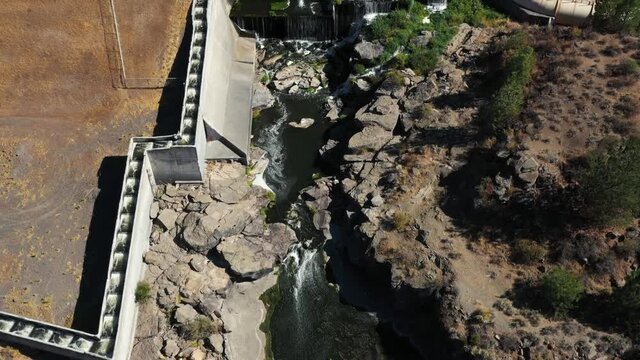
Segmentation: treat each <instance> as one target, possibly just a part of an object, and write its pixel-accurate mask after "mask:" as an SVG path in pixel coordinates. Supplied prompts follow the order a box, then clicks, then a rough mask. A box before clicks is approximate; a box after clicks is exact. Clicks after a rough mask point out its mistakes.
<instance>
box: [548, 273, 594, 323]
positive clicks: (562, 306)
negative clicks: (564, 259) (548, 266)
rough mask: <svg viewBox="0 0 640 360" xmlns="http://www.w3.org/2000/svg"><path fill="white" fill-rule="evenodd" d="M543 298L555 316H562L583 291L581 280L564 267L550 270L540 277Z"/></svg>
mask: <svg viewBox="0 0 640 360" xmlns="http://www.w3.org/2000/svg"><path fill="white" fill-rule="evenodd" d="M541 288H542V293H543V296H544V299H545V300H546V302H547V303H548V305H549V306H550V307H551V308H552V309H553V311H554V314H555V316H564V315H566V314H567V313H568V312H569V311H571V310H572V309H573V307H574V306H575V305H576V303H577V302H578V300H580V298H581V297H582V294H583V293H584V285H583V284H582V281H580V279H579V278H578V277H577V276H575V275H574V274H572V273H570V272H569V271H567V270H566V269H564V268H561V267H558V268H554V269H552V270H550V271H549V272H548V273H547V274H545V275H544V276H543V277H542V279H541Z"/></svg>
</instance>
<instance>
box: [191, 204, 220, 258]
mask: <svg viewBox="0 0 640 360" xmlns="http://www.w3.org/2000/svg"><path fill="white" fill-rule="evenodd" d="M182 225H183V227H184V230H183V231H182V239H183V240H184V241H185V242H186V243H187V245H189V247H191V248H192V249H193V250H196V251H200V252H207V251H209V250H211V249H213V248H214V247H215V246H216V245H218V243H219V242H220V238H219V237H217V236H215V235H214V233H215V231H216V229H217V228H218V223H217V222H216V219H214V218H213V217H211V216H205V215H202V214H200V213H195V212H192V213H189V214H188V215H187V216H186V217H185V218H184V221H183V222H182Z"/></svg>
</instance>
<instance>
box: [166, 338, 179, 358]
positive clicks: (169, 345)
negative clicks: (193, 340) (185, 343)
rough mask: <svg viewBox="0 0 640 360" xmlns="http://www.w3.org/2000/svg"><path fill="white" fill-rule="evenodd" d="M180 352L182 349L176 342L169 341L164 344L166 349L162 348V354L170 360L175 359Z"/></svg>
mask: <svg viewBox="0 0 640 360" xmlns="http://www.w3.org/2000/svg"><path fill="white" fill-rule="evenodd" d="M178 352H180V348H179V347H178V343H177V342H176V341H175V340H172V339H167V340H165V342H164V347H163V348H162V354H164V356H166V357H168V358H173V357H174V356H176V355H177V354H178Z"/></svg>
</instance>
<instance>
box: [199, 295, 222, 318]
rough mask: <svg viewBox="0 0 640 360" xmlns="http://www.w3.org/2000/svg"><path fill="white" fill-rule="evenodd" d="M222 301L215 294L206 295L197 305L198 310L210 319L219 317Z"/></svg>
mask: <svg viewBox="0 0 640 360" xmlns="http://www.w3.org/2000/svg"><path fill="white" fill-rule="evenodd" d="M222 303H223V300H222V299H221V298H220V297H218V296H217V295H215V294H209V295H207V296H206V297H205V298H204V299H203V300H201V301H200V302H199V303H198V309H199V310H200V311H201V312H202V313H203V314H206V315H208V316H210V317H212V318H213V317H220V310H221V309H222Z"/></svg>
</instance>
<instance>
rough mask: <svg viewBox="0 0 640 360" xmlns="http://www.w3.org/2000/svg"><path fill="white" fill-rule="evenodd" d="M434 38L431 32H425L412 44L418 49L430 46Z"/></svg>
mask: <svg viewBox="0 0 640 360" xmlns="http://www.w3.org/2000/svg"><path fill="white" fill-rule="evenodd" d="M432 38H433V33H432V32H431V31H423V33H422V34H420V35H418V36H416V37H414V38H413V39H411V41H410V43H411V45H413V46H416V47H425V46H427V45H429V43H430V42H431V39H432Z"/></svg>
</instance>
